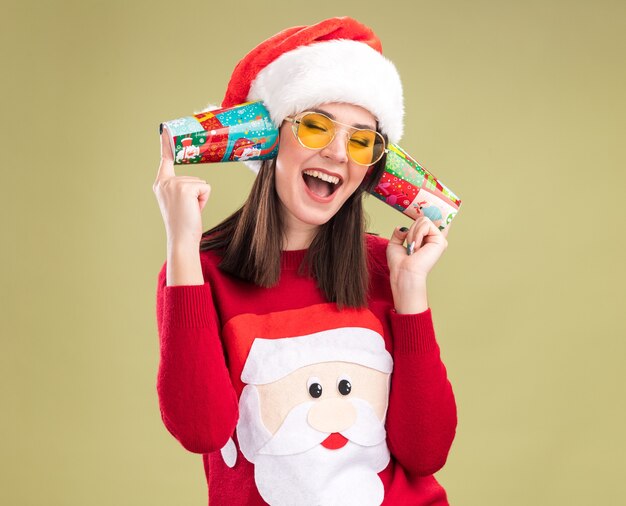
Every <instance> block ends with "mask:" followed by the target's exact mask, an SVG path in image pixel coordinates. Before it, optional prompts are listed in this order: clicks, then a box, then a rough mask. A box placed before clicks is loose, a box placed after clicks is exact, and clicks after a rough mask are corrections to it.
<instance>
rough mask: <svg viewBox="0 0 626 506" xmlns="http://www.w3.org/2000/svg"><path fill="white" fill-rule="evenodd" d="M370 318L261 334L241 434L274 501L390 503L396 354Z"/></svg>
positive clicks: (250, 359) (249, 365)
mask: <svg viewBox="0 0 626 506" xmlns="http://www.w3.org/2000/svg"><path fill="white" fill-rule="evenodd" d="M363 312H364V313H369V312H368V311H363ZM369 315H371V313H369V314H368V315H367V316H368V317H367V318H365V319H363V318H362V316H363V315H360V314H358V313H357V314H355V315H353V316H355V318H354V321H353V325H355V326H347V327H339V328H331V329H327V330H321V331H318V332H311V333H308V334H303V335H297V336H291V337H284V338H269V339H267V338H262V337H257V338H255V339H254V340H253V343H252V346H251V348H250V352H249V354H248V356H247V359H246V361H245V364H244V367H243V370H242V373H241V380H242V381H243V383H244V384H245V386H244V388H243V390H242V393H241V396H240V399H239V408H240V415H239V422H238V425H237V438H238V441H239V448H240V450H241V452H242V453H243V455H244V457H245V458H246V459H247V460H248V461H250V462H252V463H253V464H254V466H255V482H256V485H257V488H258V490H259V493H260V494H261V496H262V497H263V499H264V500H265V501H266V502H268V503H269V504H271V505H293V504H298V505H331V504H342V505H379V504H380V503H381V502H382V500H383V497H384V488H383V484H382V482H381V480H380V478H379V477H378V473H379V472H380V471H382V470H383V469H385V468H386V467H387V465H388V463H389V459H390V456H389V450H388V448H387V444H386V431H385V427H384V422H385V415H386V410H387V402H388V396H389V378H390V373H391V370H392V359H391V356H390V355H389V353H388V352H387V351H386V349H385V344H384V339H383V337H382V335H381V334H380V333H379V331H378V329H376V330H374V329H372V328H366V327H358V326H356V324H359V323H360V324H363V323H364V322H368V321H370V320H371V319H370V318H369ZM291 316H293V315H291ZM303 316H304V315H303ZM308 316H310V315H308ZM317 316H319V315H317ZM326 316H331V315H326ZM371 316H373V315H371ZM306 321H307V320H306V319H304V320H301V322H304V323H302V324H301V331H305V330H307V325H306V323H305V322H306ZM319 321H320V320H317V322H319ZM326 321H333V320H332V319H330V320H326ZM343 323H346V322H343ZM326 326H328V325H326ZM374 327H376V325H374ZM313 328H319V323H316V324H314V325H313Z"/></svg>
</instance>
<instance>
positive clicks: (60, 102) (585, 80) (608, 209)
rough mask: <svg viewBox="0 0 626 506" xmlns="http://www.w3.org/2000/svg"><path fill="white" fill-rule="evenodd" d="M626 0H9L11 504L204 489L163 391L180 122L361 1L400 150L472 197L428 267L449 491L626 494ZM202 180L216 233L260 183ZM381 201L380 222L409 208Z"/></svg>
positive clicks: (600, 497) (2, 470)
mask: <svg viewBox="0 0 626 506" xmlns="http://www.w3.org/2000/svg"><path fill="white" fill-rule="evenodd" d="M625 5H626V4H625V3H624V2H621V1H613V2H611V1H594V2H592V1H587V2H583V1H555V0H547V1H545V0H544V1H538V0H530V1H524V2H507V1H497V0H491V1H485V0H475V1H472V2H468V1H464V0H456V1H450V2H445V1H432V2H425V1H413V2H391V1H388V2H380V1H365V0H360V1H343V2H338V1H333V2H325V1H322V0H320V1H318V2H286V1H281V2H259V1H255V2H247V1H239V2H220V3H217V2H210V1H203V2H199V1H196V2H180V3H177V2H163V1H150V2H148V1H145V2H132V1H130V0H126V1H116V0H107V1H103V2H89V1H71V2H70V1H67V2H61V1H52V2H46V1H40V2H29V1H26V2H25V1H19V2H18V1H9V2H7V1H5V2H3V9H2V16H1V17H0V18H1V19H0V38H1V42H2V60H1V62H0V63H1V64H2V67H1V68H2V77H1V81H0V83H1V86H2V93H1V95H0V96H1V100H2V122H1V128H2V132H1V136H0V138H1V139H2V155H3V163H2V180H1V181H0V199H1V200H0V202H1V203H2V213H1V220H2V222H1V226H2V248H1V253H0V254H1V255H2V261H1V262H0V265H1V266H2V291H1V296H2V299H1V301H0V308H1V311H2V318H1V319H0V325H1V328H0V331H1V339H2V341H1V352H0V392H1V399H0V402H1V406H0V438H1V440H0V447H1V450H2V459H1V462H0V503H1V504H3V505H8V506H9V505H10V506H12V505H55V506H56V505H72V506H74V505H76V506H78V505H94V506H96V505H144V504H145V505H148V504H149V505H152V506H156V505H187V504H188V505H199V504H206V484H205V481H204V471H203V468H202V462H201V458H200V456H199V455H194V454H191V453H188V452H187V451H186V450H185V449H183V447H182V446H180V445H179V443H178V442H177V441H176V440H175V439H174V438H173V437H172V436H171V435H170V434H169V433H168V432H167V430H166V429H165V428H164V426H163V424H162V422H161V419H160V414H159V408H158V399H157V394H156V388H155V385H156V373H157V367H158V338H157V332H156V323H155V289H156V279H157V273H158V271H159V269H160V267H161V265H162V263H163V261H164V259H165V231H164V227H163V222H162V219H161V215H160V212H159V209H158V205H157V202H156V199H155V198H154V194H153V192H152V183H153V181H154V178H155V175H156V170H157V166H158V161H159V139H158V133H157V131H158V125H159V122H160V121H163V120H168V119H173V118H177V117H180V116H184V115H186V114H188V113H190V112H193V111H196V110H199V109H200V108H202V107H204V106H205V105H206V104H207V103H209V102H213V103H218V102H219V101H221V98H222V96H223V93H224V90H225V87H226V84H227V81H228V78H229V76H230V73H231V71H232V69H233V68H234V65H235V64H236V62H237V61H238V60H239V58H241V57H242V56H243V55H244V54H245V53H246V52H247V51H248V50H250V49H251V48H252V47H253V46H254V45H256V44H257V43H259V42H260V41H262V40H263V39H265V38H267V37H269V36H271V35H273V34H274V33H276V32H277V31H279V30H281V29H283V28H285V27H288V26H293V25H297V24H310V23H314V22H317V21H320V20H321V19H324V18H326V17H331V16H335V15H351V16H353V17H356V18H357V19H359V20H360V21H362V22H364V23H366V24H368V25H370V26H372V27H373V28H374V30H375V31H376V32H377V33H378V34H379V36H380V38H381V39H382V41H383V45H384V51H385V54H386V55H387V56H388V57H389V58H390V59H392V60H393V61H394V63H395V64H396V66H397V67H398V70H399V72H400V74H401V76H402V79H403V83H404V88H405V96H406V128H405V137H404V139H403V141H402V142H401V145H402V146H403V147H404V148H405V149H406V150H407V151H409V153H411V154H412V155H413V156H414V157H415V158H417V159H418V160H419V161H420V162H421V163H422V164H423V165H424V166H425V167H426V168H428V169H430V170H431V171H432V172H433V173H434V174H435V175H436V176H438V177H439V178H440V179H441V180H442V181H443V182H444V183H445V184H446V185H448V186H449V187H450V188H451V189H452V190H453V191H455V192H456V193H457V194H458V195H459V196H460V197H461V198H462V200H463V205H462V207H461V211H460V213H459V215H458V216H457V218H456V219H455V222H454V225H453V226H452V228H451V232H450V236H449V238H448V239H449V247H448V249H447V250H446V252H445V254H444V255H443V257H442V258H441V260H440V261H439V263H438V264H437V265H436V267H435V269H434V270H433V272H432V273H431V276H430V278H429V302H430V305H431V307H432V310H433V315H434V319H435V326H436V331H437V337H438V340H439V343H440V345H441V348H442V356H443V359H444V362H445V364H446V366H447V370H448V374H449V377H450V380H451V382H452V384H453V387H454V391H455V394H456V400H457V404H458V415H459V425H458V430H457V435H456V439H455V441H454V444H453V446H452V449H451V452H450V455H449V458H448V461H447V464H446V466H445V467H444V468H443V470H441V471H440V472H439V473H437V478H438V479H439V480H440V481H441V483H442V484H443V485H444V486H445V488H446V490H447V491H448V494H449V498H450V501H451V503H452V504H454V505H470V506H474V505H476V506H488V505H498V506H501V505H512V506H518V505H519V506H527V505H555V504H557V505H569V506H574V505H576V506H578V505H596V504H626V492H625V491H624V483H623V481H624V469H626V463H625V462H624V460H625V459H624V455H625V452H626V444H625V441H626V438H625V436H624V427H625V426H626V406H625V392H624V390H625V389H624V374H623V372H622V371H623V367H624V363H625V358H626V346H625V344H624V337H625V336H626V329H625V326H626V325H625V315H624V313H625V311H624V309H625V307H624V306H625V304H624V302H625V297H624V283H625V281H626V279H625V269H624V253H625V252H624V249H625V248H624V246H625V240H624V232H625V230H626V227H625V216H626V213H625V212H624V206H623V202H622V198H623V187H624V184H625V183H626V177H625V176H624V165H625V163H626V156H625V154H624V140H625V137H626V136H625V133H626V128H625V127H626V125H625V118H626V92H625V90H626V67H625V61H626V51H625V49H626V7H625ZM363 71H364V72H367V69H363ZM182 173H183V172H182V171H181V172H179V174H182ZM184 173H187V174H193V175H197V176H201V177H206V178H207V179H208V181H209V182H210V183H211V185H212V188H213V191H212V196H211V200H210V202H209V204H208V205H207V207H206V208H205V210H204V212H203V213H204V225H205V228H208V227H209V226H211V225H213V224H215V223H216V222H217V221H218V220H220V219H222V218H224V217H225V216H226V215H227V214H228V213H229V212H231V211H232V210H234V209H235V208H236V207H237V206H238V205H240V204H241V203H242V201H243V199H244V197H245V195H246V193H247V191H248V188H249V187H250V184H251V181H252V174H251V173H250V172H249V171H248V170H247V169H246V168H245V166H243V165H240V164H222V165H219V166H218V165H204V166H198V167H194V168H193V169H192V170H189V169H188V170H187V171H186V172H184ZM368 200H369V201H368V204H367V209H368V212H369V214H370V216H371V227H370V228H371V229H372V230H373V231H375V232H378V233H380V234H382V235H385V236H388V235H389V234H390V233H391V230H392V228H393V227H394V226H395V225H400V224H403V225H408V224H410V220H409V219H408V218H406V217H404V216H402V215H401V214H400V213H398V212H397V211H394V210H393V209H391V208H388V207H387V206H385V205H384V204H383V203H381V202H379V201H377V200H375V199H374V198H371V199H368ZM224 504H227V502H225V503H224Z"/></svg>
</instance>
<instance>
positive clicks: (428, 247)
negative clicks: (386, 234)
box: [387, 216, 450, 314]
mask: <svg viewBox="0 0 626 506" xmlns="http://www.w3.org/2000/svg"><path fill="white" fill-rule="evenodd" d="M449 228H450V224H449V225H448V226H447V227H446V228H445V229H444V230H443V232H442V231H440V230H439V229H438V228H437V226H436V225H435V224H434V223H433V222H432V221H431V220H430V219H429V218H427V217H426V216H419V217H418V218H417V220H415V222H414V223H413V225H412V226H411V228H410V229H408V230H406V229H405V228H404V227H403V228H400V227H396V229H395V230H394V232H393V235H392V236H391V239H390V240H389V244H388V246H387V264H388V265H389V273H390V281H391V290H392V292H393V299H394V305H395V308H396V311H397V312H398V313H405V314H408V313H419V312H422V311H425V310H426V309H428V302H427V300H426V278H427V276H428V273H429V272H430V271H431V269H432V268H433V267H434V265H435V264H436V263H437V261H438V260H439V258H440V257H441V255H442V254H443V252H444V251H445V250H446V248H447V247H448V241H447V239H446V236H447V235H448V230H449ZM405 243H406V244H407V245H411V244H412V243H414V247H413V249H412V253H411V254H408V253H407V246H405V245H404V244H405Z"/></svg>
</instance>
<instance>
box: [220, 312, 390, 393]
mask: <svg viewBox="0 0 626 506" xmlns="http://www.w3.org/2000/svg"><path fill="white" fill-rule="evenodd" d="M223 332H224V338H225V339H226V340H228V341H229V342H231V343H236V348H233V349H231V350H230V356H229V367H230V370H231V379H232V381H233V385H234V386H235V388H236V390H237V391H238V392H240V391H241V389H242V388H243V386H244V384H252V385H262V384H266V383H271V382H273V381H276V380H278V379H280V378H283V377H285V376H287V375H289V374H290V373H292V372H293V371H295V370H297V369H299V368H300V367H304V366H307V365H312V364H317V363H322V362H335V361H339V362H351V363H356V364H360V365H363V366H366V367H369V368H371V369H375V370H377V371H381V372H384V373H390V372H391V370H392V368H393V360H392V358H391V355H390V354H389V352H388V351H387V350H386V349H385V341H384V338H383V329H382V325H381V323H380V320H378V319H377V318H376V317H375V316H374V315H373V314H372V313H371V312H370V311H369V310H366V309H344V310H343V311H339V310H338V309H337V307H336V305H334V304H328V303H324V304H317V305H314V306H308V307H306V308H303V309H291V310H288V311H281V312H276V313H270V314H265V315H255V314H243V315H238V316H236V317H235V318H233V319H231V320H229V321H228V322H227V323H226V325H224V329H223Z"/></svg>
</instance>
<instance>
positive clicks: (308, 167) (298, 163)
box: [275, 103, 376, 238]
mask: <svg viewBox="0 0 626 506" xmlns="http://www.w3.org/2000/svg"><path fill="white" fill-rule="evenodd" d="M315 109H316V110H317V111H319V112H323V113H325V114H326V115H327V116H329V117H330V118H332V119H335V120H336V121H338V122H340V123H344V124H347V125H359V126H360V127H361V128H365V127H366V128H371V129H372V130H375V129H376V118H375V117H374V116H373V115H372V114H371V113H370V112H369V111H367V110H366V109H364V108H362V107H359V106H356V105H352V104H344V103H327V104H322V105H321V106H318V107H316V108H315ZM336 128H337V133H336V135H335V138H334V139H333V141H332V142H331V143H330V144H329V145H328V146H326V147H325V148H323V149H308V148H305V147H304V146H302V145H301V144H300V143H299V142H298V139H296V137H295V135H294V134H293V130H292V124H291V123H290V122H288V121H285V122H284V123H283V125H282V126H281V128H280V148H279V151H278V157H277V159H276V173H275V174H276V191H277V193H278V198H279V199H280V202H281V208H282V217H283V223H284V226H285V229H286V230H285V235H286V236H287V237H288V238H289V234H290V233H294V232H295V233H297V232H302V231H306V230H308V231H311V232H314V230H315V229H316V228H317V227H318V226H320V225H322V224H324V223H326V222H328V221H329V220H330V219H331V218H332V217H333V216H334V215H335V213H336V212H337V211H338V210H339V209H340V208H341V206H342V205H343V204H344V202H345V201H346V200H347V199H348V198H349V197H350V195H352V193H354V191H355V190H356V189H357V188H358V187H359V185H360V184H361V182H362V181H363V179H364V178H365V174H366V172H367V169H368V167H365V166H363V165H358V164H357V163H355V162H353V161H352V160H351V159H350V158H349V157H348V152H347V141H348V138H349V137H350V133H351V132H350V131H349V129H347V128H346V127H341V126H338V127H336ZM314 171H315V172H317V173H318V174H317V175H315V174H314ZM320 176H321V177H320ZM329 176H330V177H329ZM321 178H324V179H326V180H328V179H330V180H331V181H333V182H328V181H324V180H323V179H321Z"/></svg>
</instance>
